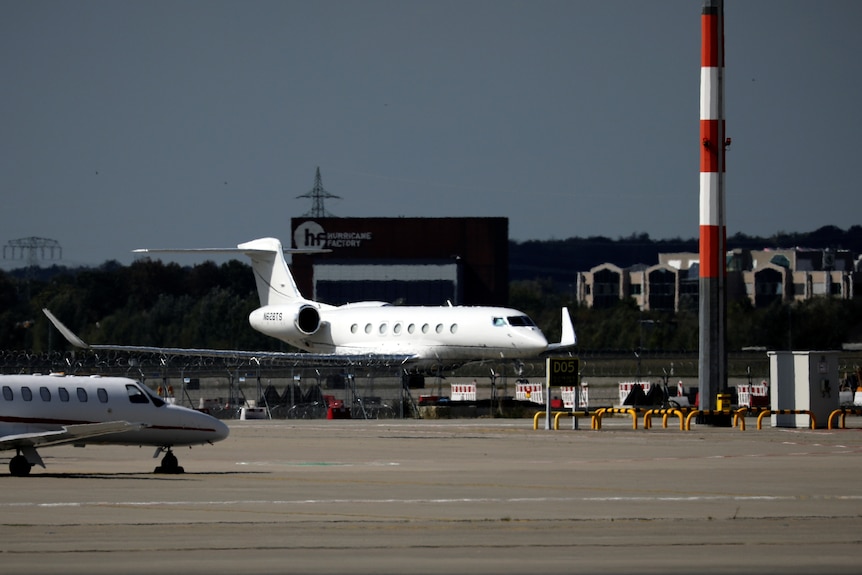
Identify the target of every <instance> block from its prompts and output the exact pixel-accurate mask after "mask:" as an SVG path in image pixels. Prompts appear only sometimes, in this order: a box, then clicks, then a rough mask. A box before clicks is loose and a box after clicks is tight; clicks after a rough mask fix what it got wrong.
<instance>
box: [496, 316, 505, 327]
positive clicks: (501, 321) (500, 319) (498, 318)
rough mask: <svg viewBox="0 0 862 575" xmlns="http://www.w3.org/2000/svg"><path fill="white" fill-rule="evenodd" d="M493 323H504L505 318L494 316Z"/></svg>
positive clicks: (497, 324)
mask: <svg viewBox="0 0 862 575" xmlns="http://www.w3.org/2000/svg"><path fill="white" fill-rule="evenodd" d="M494 325H496V326H500V325H506V320H505V319H503V318H502V317H495V318H494Z"/></svg>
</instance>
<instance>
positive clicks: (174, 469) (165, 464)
mask: <svg viewBox="0 0 862 575" xmlns="http://www.w3.org/2000/svg"><path fill="white" fill-rule="evenodd" d="M162 451H166V452H167V453H165V456H164V457H162V464H161V465H159V466H158V467H156V468H155V469H154V470H153V473H167V474H178V473H185V469H183V468H182V467H181V466H180V464H179V461H177V456H176V455H174V452H173V451H172V450H171V448H170V447H168V448H162V447H160V448H159V449H158V450H157V451H156V457H158V455H159V453H160V452H162Z"/></svg>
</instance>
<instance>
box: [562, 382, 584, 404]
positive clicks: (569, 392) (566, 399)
mask: <svg viewBox="0 0 862 575" xmlns="http://www.w3.org/2000/svg"><path fill="white" fill-rule="evenodd" d="M560 394H561V395H562V398H563V407H565V408H566V409H575V386H573V385H564V386H561V387H560ZM589 407H590V386H589V384H587V383H586V382H581V396H580V402H579V405H578V406H577V409H589Z"/></svg>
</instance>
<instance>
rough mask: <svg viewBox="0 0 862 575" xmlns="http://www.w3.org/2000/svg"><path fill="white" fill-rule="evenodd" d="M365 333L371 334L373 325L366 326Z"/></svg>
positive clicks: (367, 324)
mask: <svg viewBox="0 0 862 575" xmlns="http://www.w3.org/2000/svg"><path fill="white" fill-rule="evenodd" d="M365 333H371V324H370V323H366V324H365Z"/></svg>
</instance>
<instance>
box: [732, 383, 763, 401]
mask: <svg viewBox="0 0 862 575" xmlns="http://www.w3.org/2000/svg"><path fill="white" fill-rule="evenodd" d="M736 397H737V399H736V401H737V404H738V405H739V406H740V407H769V385H767V383H766V382H765V381H764V382H762V383H759V384H758V383H755V384H748V383H740V384H739V385H737V386H736Z"/></svg>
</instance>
